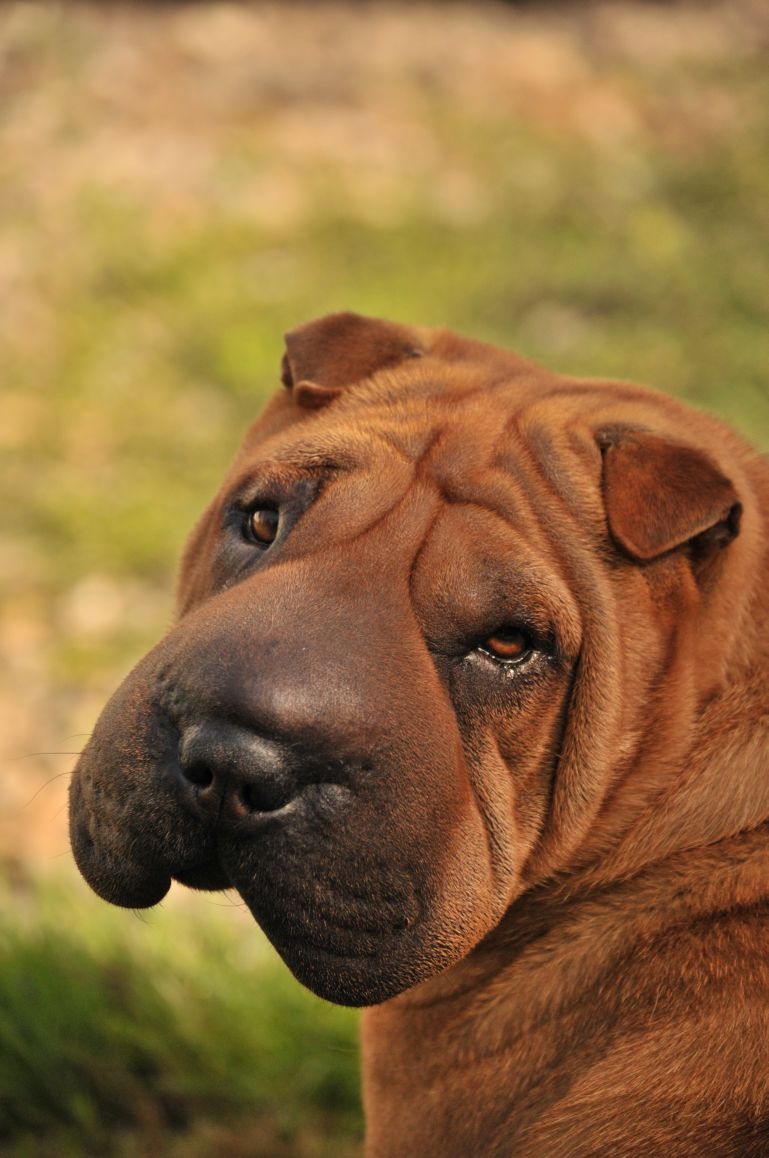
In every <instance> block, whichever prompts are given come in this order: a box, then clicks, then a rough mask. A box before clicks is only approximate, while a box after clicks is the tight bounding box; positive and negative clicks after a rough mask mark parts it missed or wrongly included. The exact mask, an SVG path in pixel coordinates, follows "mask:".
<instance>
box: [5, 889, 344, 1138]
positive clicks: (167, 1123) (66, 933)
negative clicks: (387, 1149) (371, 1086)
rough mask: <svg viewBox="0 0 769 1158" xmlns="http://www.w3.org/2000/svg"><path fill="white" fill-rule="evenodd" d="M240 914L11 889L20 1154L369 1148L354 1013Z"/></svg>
mask: <svg viewBox="0 0 769 1158" xmlns="http://www.w3.org/2000/svg"><path fill="white" fill-rule="evenodd" d="M230 907H231V906H228V905H226V904H223V903H220V904H219V905H217V903H216V902H215V901H213V902H212V901H211V899H210V898H208V899H203V898H200V897H198V898H196V903H195V908H194V909H193V908H192V907H191V906H189V907H186V906H184V907H182V906H171V907H170V908H168V909H161V910H159V911H158V912H157V913H154V914H152V915H145V914H142V915H141V916H140V917H139V918H138V919H137V916H136V914H129V913H126V912H118V911H116V910H110V909H107V908H106V906H104V907H100V908H96V907H93V908H92V909H90V910H89V909H88V908H86V909H83V893H82V890H81V889H78V888H75V887H73V885H72V884H71V883H67V882H63V883H62V882H60V883H59V884H57V885H51V884H50V883H48V884H39V883H38V884H37V885H30V886H28V887H27V888H25V889H24V890H22V892H21V893H20V894H19V893H13V892H11V891H10V890H8V889H5V890H3V895H2V916H0V1150H2V1153H3V1154H8V1155H14V1158H22V1156H27V1155H29V1156H30V1158H31V1156H33V1155H34V1156H35V1158H42V1156H45V1158H47V1156H49V1155H50V1158H54V1156H55V1158H81V1156H82V1155H98V1156H99V1158H102V1156H104V1158H111V1156H112V1155H129V1154H149V1153H155V1154H169V1155H176V1154H178V1155H179V1156H180V1158H181V1156H184V1158H191V1156H194V1155H196V1154H200V1155H206V1156H210V1155H214V1156H218V1155H221V1156H222V1158H224V1156H231V1158H241V1156H242V1158H246V1156H249V1158H253V1155H255V1154H263V1155H275V1156H276V1158H280V1156H281V1155H284V1154H286V1155H288V1154H292V1155H297V1156H300V1158H322V1156H323V1155H328V1156H329V1158H330V1156H331V1155H333V1156H334V1158H337V1156H343V1155H345V1154H347V1153H352V1152H353V1148H354V1147H355V1149H356V1150H357V1147H356V1146H355V1143H356V1142H357V1140H358V1138H359V1135H360V1112H359V1109H358V1093H357V1077H358V1075H357V1070H358V1062H357V1039H356V1036H357V1035H356V1019H355V1015H354V1013H353V1012H352V1011H351V1010H344V1009H340V1008H337V1007H334V1006H331V1005H328V1004H327V1003H325V1002H322V1001H320V1000H319V999H318V998H314V997H311V996H310V995H309V994H308V993H306V992H305V991H303V990H301V989H300V988H299V986H298V985H297V984H296V983H295V982H294V981H293V980H292V978H291V977H290V975H289V974H288V972H287V970H286V969H285V968H283V967H282V966H281V965H280V963H279V962H278V961H277V960H276V959H275V957H274V955H273V954H272V953H270V952H268V951H267V947H266V945H265V942H264V939H263V938H262V937H261V936H260V934H259V933H258V930H256V929H255V928H254V927H253V926H252V925H251V923H250V922H249V935H248V936H247V937H245V936H243V928H242V924H241V922H240V921H234V920H233V915H232V913H231V912H227V911H226V910H227V909H228V908H230ZM201 909H202V911H203V912H202V917H201V911H200V910H201Z"/></svg>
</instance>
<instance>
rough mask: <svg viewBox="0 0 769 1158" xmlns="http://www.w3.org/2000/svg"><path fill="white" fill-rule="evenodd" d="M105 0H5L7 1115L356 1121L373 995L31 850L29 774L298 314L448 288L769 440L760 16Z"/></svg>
mask: <svg viewBox="0 0 769 1158" xmlns="http://www.w3.org/2000/svg"><path fill="white" fill-rule="evenodd" d="M109 7H110V11H109V12H106V11H105V12H100V11H99V9H98V7H92V8H89V7H86V6H80V5H72V6H70V7H68V6H59V7H58V8H54V6H50V7H49V6H42V5H41V6H35V5H22V4H18V5H14V4H11V5H9V6H7V8H6V9H5V10H4V12H3V14H2V20H1V21H0V52H1V53H2V59H3V65H4V68H3V71H2V74H1V75H0V96H2V98H3V99H2V100H0V140H1V141H2V142H3V147H2V148H0V293H2V294H3V300H4V303H5V308H4V310H3V311H2V313H1V314H0V366H1V367H2V377H1V379H0V392H1V394H0V402H1V405H2V421H1V422H0V452H1V454H0V489H1V490H2V497H3V501H2V504H1V506H2V527H1V528H0V530H1V535H0V557H1V559H2V565H0V600H2V604H3V607H2V613H1V614H0V648H1V649H2V653H3V656H4V658H5V669H4V670H2V671H0V733H2V735H1V736H0V747H1V748H2V760H3V769H4V773H5V774H4V776H3V777H2V779H1V780H0V803H2V804H3V805H6V806H7V807H6V814H7V817H8V822H7V823H5V822H4V818H3V817H2V816H0V822H3V823H0V837H1V838H2V839H0V853H2V855H3V856H4V857H5V858H6V859H9V860H11V861H13V862H22V863H23V865H24V877H25V880H26V882H27V883H26V884H25V885H24V886H23V888H21V890H18V889H11V890H10V891H9V892H8V895H7V896H6V897H4V898H3V900H4V902H5V908H4V914H3V916H2V918H0V1003H1V1004H0V1033H1V1034H2V1038H0V1054H1V1055H2V1061H0V1148H1V1149H2V1150H3V1153H9V1154H13V1155H14V1156H19V1158H21V1156H22V1155H23V1156H27V1155H30V1156H31V1155H34V1156H42V1158H47V1155H49V1154H50V1155H53V1154H56V1155H57V1156H58V1155H70V1154H71V1155H73V1156H74V1155H79V1154H89V1153H94V1154H97V1153H98V1154H104V1155H110V1154H115V1155H118V1154H121V1155H122V1154H143V1153H150V1152H153V1153H158V1152H162V1153H167V1154H171V1155H174V1154H177V1153H178V1154H179V1155H182V1154H183V1155H184V1156H185V1158H187V1156H188V1155H191V1156H194V1155H196V1154H200V1155H201V1158H202V1156H203V1155H221V1156H222V1158H224V1156H225V1155H232V1156H233V1158H238V1156H240V1155H246V1154H249V1155H253V1154H265V1155H272V1154H274V1155H276V1156H278V1155H282V1154H284V1153H285V1154H286V1155H288V1154H295V1155H298V1156H304V1155H307V1156H308V1158H310V1156H312V1155H321V1154H323V1153H326V1152H328V1153H335V1154H340V1155H341V1154H343V1153H345V1149H344V1148H345V1147H346V1146H353V1145H354V1139H355V1138H356V1137H357V1131H358V1129H359V1121H358V1111H357V1109H356V1108H355V1092H354V1090H355V1062H354V1052H353V1037H354V1015H350V1014H348V1013H346V1012H345V1011H335V1010H332V1009H331V1008H330V1007H328V1006H324V1005H322V1003H318V1002H316V1001H315V1000H314V999H313V998H311V997H309V996H308V995H306V994H305V993H303V991H301V990H300V989H299V987H298V986H296V985H295V983H294V982H293V981H291V979H290V978H289V977H288V975H287V974H286V972H285V970H284V969H283V968H282V966H280V965H279V964H278V963H276V962H275V960H274V957H272V955H271V954H270V953H269V952H268V950H267V949H266V948H265V947H264V944H263V941H262V940H261V938H260V936H259V934H258V932H257V930H256V929H255V928H254V927H253V926H252V925H250V924H247V923H245V922H241V921H237V922H235V921H232V920H229V918H231V917H232V914H230V913H228V912H226V911H220V910H217V909H216V908H215V907H214V906H213V905H212V904H211V902H210V901H209V902H206V901H205V900H203V899H201V898H197V899H195V898H193V899H192V900H191V901H190V907H189V909H188V908H187V907H186V906H181V907H177V906H175V905H174V904H172V903H169V905H168V906H166V907H164V908H163V909H162V910H161V911H160V912H159V913H158V914H157V915H156V916H153V917H152V918H151V920H150V921H149V923H145V922H142V921H138V920H136V919H135V918H134V917H129V916H127V915H126V914H121V913H113V912H111V911H110V910H108V909H107V907H106V906H103V905H102V904H101V903H100V902H98V901H97V900H96V899H95V898H91V897H90V896H88V895H87V894H86V893H85V891H84V890H83V889H81V888H79V887H77V886H74V885H71V884H70V883H68V878H67V876H66V874H64V875H63V879H62V884H61V887H58V888H56V889H53V888H52V886H51V885H50V884H35V882H34V879H32V880H31V881H30V880H29V877H30V873H31V875H32V878H34V877H35V875H36V872H37V869H38V868H39V864H38V862H36V861H35V860H34V857H33V853H32V851H31V850H33V849H34V850H38V851H37V854H36V855H37V856H38V857H39V856H40V855H41V854H40V851H39V850H40V849H41V848H42V849H44V855H45V857H46V860H45V862H44V863H45V865H46V867H47V869H48V871H49V872H50V870H51V868H52V866H53V863H54V862H53V861H52V859H51V858H52V856H53V853H54V851H55V852H56V853H58V852H60V851H62V850H63V847H64V844H63V842H64V837H63V836H62V835H61V821H60V819H59V818H58V817H57V815H56V811H57V809H56V808H54V807H53V806H50V807H47V806H46V805H45V802H46V800H48V799H50V798H51V794H52V793H54V792H55V791H56V783H57V782H55V783H54V785H53V787H52V788H46V789H45V790H44V791H43V792H42V793H41V794H40V796H39V797H35V798H34V800H35V803H34V806H31V805H30V804H29V803H27V802H28V801H30V799H31V798H32V797H33V794H34V792H35V790H36V788H37V787H38V785H39V784H42V783H43V782H44V781H46V780H47V779H48V778H50V777H52V776H53V775H54V774H55V773H58V772H60V773H62V774H64V773H66V770H67V768H68V767H69V765H70V760H69V758H68V757H66V756H63V755H58V756H57V755H56V752H58V751H61V750H69V749H70V748H71V747H72V746H73V743H74V744H76V743H77V741H76V740H74V741H73V740H67V739H66V737H70V736H72V734H73V733H75V734H77V733H83V732H87V730H88V729H89V728H90V727H91V724H92V721H93V719H94V718H95V715H96V712H97V711H98V708H99V706H100V705H101V703H102V702H103V700H104V698H105V697H106V695H107V694H108V692H109V691H110V690H111V688H112V687H113V686H114V684H115V683H116V682H117V680H118V679H119V678H120V677H121V676H122V674H123V673H124V672H125V671H126V670H127V669H128V667H129V666H130V665H131V663H132V662H133V661H134V660H135V659H136V658H137V657H138V656H139V655H140V654H141V653H142V651H143V650H144V649H145V648H146V647H147V646H149V645H150V644H151V643H152V642H154V641H155V639H157V637H158V635H159V634H160V633H161V632H162V631H163V630H164V629H165V628H166V627H167V626H168V624H169V622H170V620H171V616H172V597H171V589H172V582H173V570H174V567H175V560H176V558H177V556H178V553H179V550H180V548H181V545H182V543H183V540H184V537H185V535H186V533H187V531H188V529H189V528H190V526H191V525H192V523H193V521H194V519H195V518H196V516H197V514H198V512H199V511H200V510H201V509H202V507H203V506H204V505H205V502H206V501H207V499H208V497H209V495H210V493H211V492H212V491H213V489H214V488H215V486H216V485H217V482H218V479H219V478H220V476H221V473H222V471H223V468H224V466H225V464H226V462H227V460H228V459H229V457H230V456H231V454H232V453H233V451H234V449H235V446H236V444H237V442H238V439H239V437H240V435H241V433H242V431H243V429H244V428H245V426H246V424H247V423H248V422H249V421H250V419H251V418H252V417H253V416H254V414H255V413H256V412H257V410H258V409H259V407H260V405H261V404H262V402H263V400H264V399H265V397H266V396H267V394H268V393H269V392H270V391H271V390H273V389H274V388H276V387H277V383H278V366H279V361H280V355H281V345H282V343H281V334H282V332H283V331H284V330H285V329H287V328H289V327H291V326H293V325H295V324H296V323H297V322H299V321H302V320H305V319H307V318H310V317H313V316H317V315H319V314H321V313H325V312H328V311H331V310H334V309H340V308H351V309H355V310H358V311H360V312H364V313H372V314H378V315H382V316H387V317H392V318H395V319H400V320H404V321H409V322H419V323H426V324H438V325H448V326H451V327H453V328H456V329H458V330H461V331H464V332H466V333H469V334H471V335H474V336H477V337H480V338H484V339H487V340H491V341H496V342H500V343H502V344H505V345H509V346H511V347H514V348H517V349H519V350H520V351H521V352H522V353H524V354H525V355H527V356H529V357H531V358H534V359H537V360H540V361H542V362H543V363H545V364H546V365H549V366H552V367H554V368H556V369H562V370H564V371H568V372H573V373H581V374H592V375H609V376H616V377H623V378H631V379H634V380H637V381H644V382H647V383H649V384H650V385H653V386H656V387H659V388H661V389H665V390H669V391H670V392H672V393H675V394H678V395H680V396H681V397H684V398H686V399H688V400H689V401H690V402H692V403H694V404H695V405H699V406H702V407H705V408H707V409H710V410H713V411H716V412H718V413H720V414H722V415H723V416H724V417H725V418H726V419H727V420H728V421H730V422H732V423H734V424H735V425H736V426H737V427H738V428H740V429H742V430H743V431H745V433H746V434H747V435H748V436H749V437H750V438H751V439H752V440H753V441H754V442H756V444H757V445H759V446H760V447H762V448H764V449H769V378H768V376H767V366H769V69H768V68H767V53H766V47H765V44H766V39H765V38H764V40H762V39H761V37H760V36H758V35H757V34H756V35H755V36H754V35H753V29H752V28H751V26H750V24H749V21H750V20H751V19H753V17H752V16H750V15H749V16H748V17H746V18H745V20H747V21H748V23H743V24H742V25H741V24H740V23H739V19H738V17H739V14H740V13H741V12H750V11H751V9H750V5H743V4H741V3H735V4H733V5H719V4H713V5H708V6H704V7H702V8H701V9H700V10H699V11H697V12H693V14H692V10H691V9H687V11H689V12H690V16H689V17H686V18H684V17H681V16H676V15H675V14H676V12H678V11H679V6H665V10H664V11H663V9H662V8H661V6H654V5H651V6H645V5H629V6H628V5H624V4H621V3H620V4H617V5H613V6H607V5H597V6H596V5H592V4H585V5H580V6H575V5H566V6H565V7H564V8H563V9H561V10H559V9H558V8H555V9H553V8H552V7H549V8H546V9H545V11H544V13H542V14H540V13H539V12H538V10H537V8H536V6H534V7H532V8H531V10H530V11H526V10H525V11H523V12H517V11H515V10H514V8H512V7H509V8H505V7H503V6H494V5H489V6H487V5H485V4H480V5H469V4H452V5H445V6H440V7H431V6H430V5H419V6H412V7H411V8H409V6H402V5H400V6H399V5H395V6H388V5H386V4H385V5H376V6H368V5H366V6H347V7H345V6H344V5H338V4H337V5H328V6H326V5H321V6H314V5H309V4H301V3H297V4H292V5H284V6H281V5H279V4H277V5H276V4H265V5H260V6H254V7H252V8H249V7H248V6H245V5H244V6H235V5H222V6H218V5H215V4H193V5H186V4H181V5H173V6H170V8H169V9H164V10H163V11H162V12H160V11H152V10H150V9H145V10H144V11H143V12H138V11H135V12H134V11H132V10H131V9H129V8H124V7H123V6H115V7H114V8H113V7H112V6H109ZM257 8H258V10H257ZM527 8H528V6H527ZM706 9H707V11H706ZM687 19H688V23H686V20H687ZM623 20H624V22H625V23H624V24H623ZM682 20H683V24H682V23H681V21H682ZM655 21H656V24H655ZM289 43H290V51H287V49H286V45H287V44H289ZM47 749H51V750H52V751H53V755H45V754H43V755H40V756H38V755H35V753H39V752H40V751H41V750H47ZM29 754H32V755H31V756H29ZM20 755H23V756H25V757H27V756H29V758H27V759H26V760H25V761H19V759H18V757H19V756H20ZM63 779H65V777H63ZM62 782H63V780H62V781H60V782H58V783H62ZM41 801H42V802H43V803H42V805H41V804H40V802H41ZM45 825H48V826H49V827H50V830H51V833H52V834H53V835H52V836H51V837H50V839H48V840H47V842H46V839H45V838H43V837H42V836H41V829H42V828H44V827H45ZM193 914H194V916H193Z"/></svg>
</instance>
